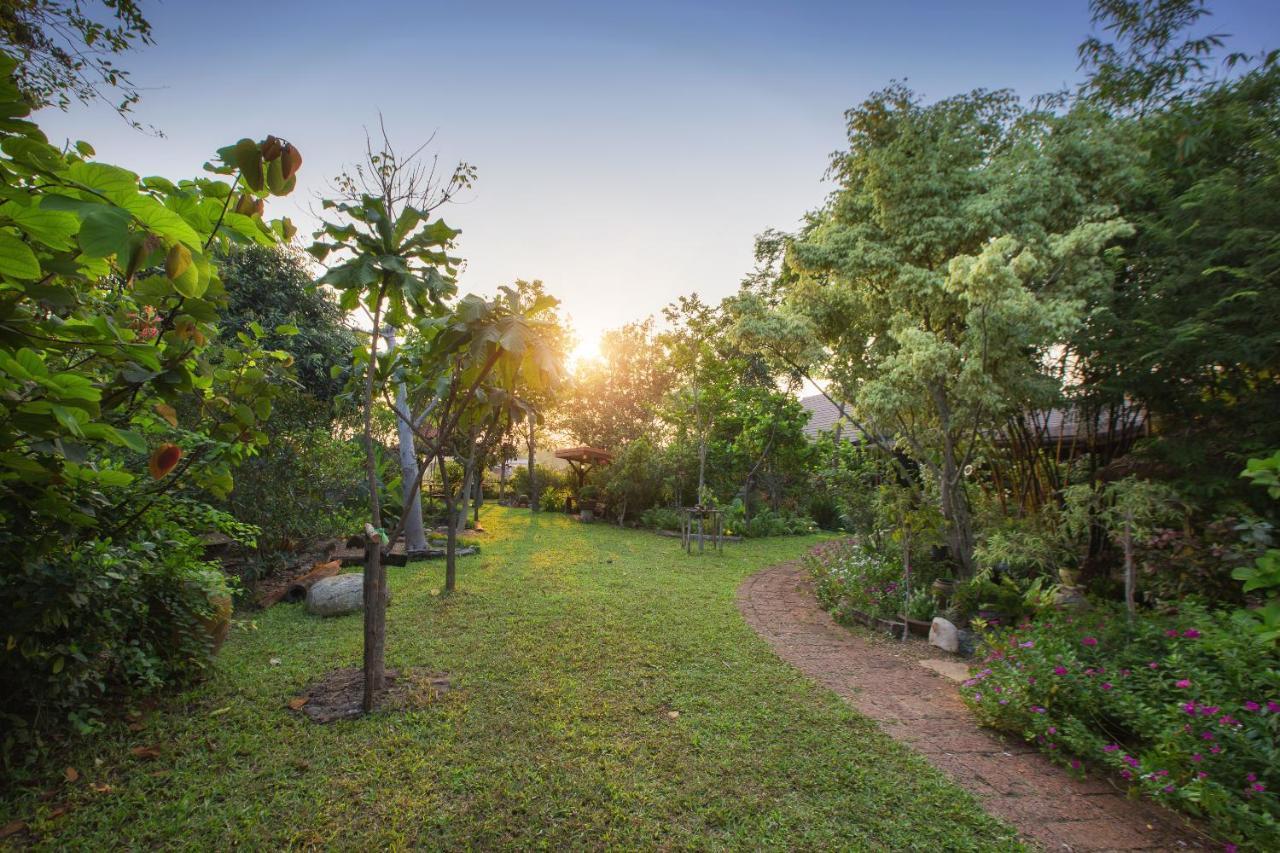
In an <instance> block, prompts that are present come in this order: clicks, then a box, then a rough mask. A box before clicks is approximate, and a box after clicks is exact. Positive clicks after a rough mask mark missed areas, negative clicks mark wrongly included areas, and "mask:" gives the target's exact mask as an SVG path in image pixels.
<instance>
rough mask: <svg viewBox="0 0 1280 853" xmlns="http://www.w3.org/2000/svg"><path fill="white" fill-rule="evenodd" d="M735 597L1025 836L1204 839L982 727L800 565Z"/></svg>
mask: <svg viewBox="0 0 1280 853" xmlns="http://www.w3.org/2000/svg"><path fill="white" fill-rule="evenodd" d="M737 602H738V609H739V610H740V611H741V612H742V615H743V617H744V618H745V619H746V621H747V624H749V625H750V626H751V627H752V628H753V629H754V630H755V631H756V633H757V634H759V635H760V636H761V637H763V638H764V639H765V640H767V641H768V642H769V644H770V645H771V646H773V650H774V652H775V653H777V655H778V656H779V657H780V658H782V659H783V660H785V661H787V662H788V663H790V664H791V665H792V666H794V667H796V668H797V669H799V670H800V671H801V672H803V673H804V674H805V675H807V676H809V677H810V678H812V679H813V680H814V681H816V682H818V683H819V684H821V685H823V686H824V687H827V688H829V689H830V690H833V691H835V692H836V693H838V694H839V695H840V696H842V697H843V698H844V699H846V700H847V701H849V702H850V703H851V704H852V705H853V706H854V707H855V708H857V709H858V710H859V711H860V712H861V713H863V714H865V715H866V716H868V717H871V718H872V719H875V720H877V721H878V722H879V723H880V725H881V728H883V729H884V730H885V731H886V732H887V733H888V734H890V735H891V736H892V737H894V738H896V739H897V740H900V741H902V742H904V743H906V744H909V745H910V746H911V747H912V748H913V749H915V750H916V751H918V752H920V753H921V754H922V755H923V756H924V757H925V758H926V759H927V760H928V761H929V762H930V763H931V764H933V765H934V766H935V767H937V768H938V769H939V770H942V771H943V772H945V773H947V774H948V775H950V776H951V777H952V778H953V779H954V780H955V781H956V783H957V784H959V785H960V786H961V787H963V788H966V789H968V790H969V791H971V792H972V793H973V794H974V795H976V796H977V797H978V798H979V799H980V800H981V801H982V803H983V805H984V806H985V807H986V809H987V811H989V812H990V813H991V814H992V815H995V816H996V817H998V818H1000V819H1002V820H1004V821H1006V822H1007V823H1009V824H1011V825H1012V826H1014V827H1016V828H1017V830H1018V832H1019V833H1020V834H1021V835H1022V837H1023V839H1024V840H1025V841H1027V842H1028V843H1030V844H1033V845H1035V846H1039V847H1042V848H1044V849H1048V850H1070V851H1085V850H1183V849H1188V848H1196V849H1199V848H1205V847H1207V846H1209V844H1208V843H1207V841H1206V839H1205V838H1204V837H1203V835H1202V834H1200V833H1198V832H1196V831H1195V829H1194V828H1193V827H1191V826H1190V824H1189V823H1188V822H1187V821H1186V820H1185V819H1184V818H1182V817H1180V816H1178V815H1176V814H1174V813H1172V812H1170V811H1168V810H1167V809H1164V808H1162V807H1161V806H1159V805H1157V804H1156V803H1153V802H1150V801H1149V800H1141V799H1136V798H1131V797H1127V796H1126V795H1125V793H1124V792H1122V791H1120V790H1118V789H1117V788H1115V787H1113V786H1112V785H1111V784H1109V783H1108V782H1106V781H1104V780H1100V779H1094V778H1088V779H1084V780H1080V779H1076V778H1075V777H1074V776H1072V775H1071V774H1070V773H1068V772H1067V771H1066V770H1065V769H1064V768H1062V767H1059V766H1058V765H1055V764H1053V763H1052V762H1051V761H1049V760H1048V759H1047V758H1045V757H1044V756H1043V755H1041V754H1039V753H1038V752H1036V751H1035V750H1034V749H1032V748H1031V747H1030V746H1028V745H1027V744H1026V743H1022V742H1020V741H1011V740H1006V739H1005V738H1003V737H1001V736H1000V735H998V734H996V733H995V732H992V731H991V730H989V729H984V728H982V727H981V726H979V725H978V723H977V721H976V720H975V719H974V718H973V716H972V715H971V714H970V712H969V709H968V708H966V707H965V705H964V703H963V702H962V701H961V700H960V695H959V693H958V691H957V690H956V687H955V685H954V684H953V683H952V682H950V681H947V680H946V679H944V678H942V677H940V676H938V675H936V674H934V673H933V672H931V671H930V670H928V669H926V668H925V667H923V666H920V665H919V663H917V661H916V657H917V655H914V654H910V653H907V654H902V653H896V652H894V651H892V650H890V646H889V643H888V642H887V641H880V640H878V639H871V638H867V637H863V636H860V635H859V634H857V633H854V632H852V631H850V630H849V629H847V628H844V627H843V626H841V625H839V624H837V623H836V622H835V620H833V619H832V618H831V614H829V613H828V612H827V611H825V610H823V609H822V608H821V607H820V606H819V605H818V602H817V599H816V598H815V596H814V593H813V587H812V584H811V582H810V580H809V578H808V576H807V575H806V573H805V572H804V571H803V569H802V568H801V567H800V565H799V564H798V563H783V564H781V565H778V566H773V567H771V568H768V569H764V570H763V571H760V572H757V573H756V574H754V575H752V576H751V577H749V578H747V579H746V580H745V581H743V582H742V585H741V586H740V587H738V593H737ZM939 654H942V653H941V652H939Z"/></svg>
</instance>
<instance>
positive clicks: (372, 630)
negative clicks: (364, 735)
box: [362, 290, 387, 713]
mask: <svg viewBox="0 0 1280 853" xmlns="http://www.w3.org/2000/svg"><path fill="white" fill-rule="evenodd" d="M382 296H383V291H382V290H379V292H378V299H377V301H376V303H375V307H374V310H373V330H372V332H371V333H370V335H369V364H368V366H367V367H366V368H365V376H364V400H363V403H364V450H365V457H364V464H365V477H366V478H367V480H368V483H369V517H370V519H371V520H372V522H373V523H372V524H368V525H365V555H364V596H365V598H364V699H363V701H362V707H363V708H364V710H365V712H366V713H368V712H370V711H372V710H373V709H374V707H375V706H376V705H377V704H378V694H380V693H381V692H382V688H383V686H384V684H385V683H386V660H385V653H386V640H387V611H386V610H385V608H384V603H385V599H384V598H383V597H382V587H383V585H385V584H386V569H384V568H383V566H382V535H381V533H380V532H379V528H381V527H382V500H381V498H380V497H379V493H378V460H377V455H376V454H375V453H374V450H373V385H374V382H373V377H374V371H375V369H376V367H377V364H378V328H379V323H380V322H381V319H382V317H381V309H382Z"/></svg>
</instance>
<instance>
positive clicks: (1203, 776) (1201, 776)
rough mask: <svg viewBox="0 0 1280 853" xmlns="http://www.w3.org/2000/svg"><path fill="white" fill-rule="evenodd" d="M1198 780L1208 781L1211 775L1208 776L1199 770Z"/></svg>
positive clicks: (1197, 772)
mask: <svg viewBox="0 0 1280 853" xmlns="http://www.w3.org/2000/svg"><path fill="white" fill-rule="evenodd" d="M1196 778H1197V779H1208V778H1209V774H1208V773H1205V772H1204V771H1203V770H1197V771H1196Z"/></svg>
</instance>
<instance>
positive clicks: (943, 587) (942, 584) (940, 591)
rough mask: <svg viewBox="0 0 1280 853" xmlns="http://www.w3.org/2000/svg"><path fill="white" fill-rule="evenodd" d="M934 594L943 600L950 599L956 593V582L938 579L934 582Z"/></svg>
mask: <svg viewBox="0 0 1280 853" xmlns="http://www.w3.org/2000/svg"><path fill="white" fill-rule="evenodd" d="M930 588H931V589H932V590H933V594H934V595H937V596H940V597H942V598H950V597H951V594H952V593H954V592H955V591H956V582H955V580H954V579H952V578H938V579H937V580H935V581H934V582H933V585H932V587H930Z"/></svg>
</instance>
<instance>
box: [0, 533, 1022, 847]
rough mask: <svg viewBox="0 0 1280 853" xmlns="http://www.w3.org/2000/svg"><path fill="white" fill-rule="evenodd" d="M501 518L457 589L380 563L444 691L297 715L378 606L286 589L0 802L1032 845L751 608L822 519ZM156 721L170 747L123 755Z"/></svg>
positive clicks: (65, 825) (707, 836)
mask: <svg viewBox="0 0 1280 853" xmlns="http://www.w3.org/2000/svg"><path fill="white" fill-rule="evenodd" d="M484 523H485V524H486V526H487V527H488V528H489V531H490V533H489V535H488V536H487V537H486V538H485V539H484V543H485V544H484V549H483V552H482V553H481V554H479V555H477V556H474V557H467V558H462V559H461V560H459V592H458V593H457V594H456V595H454V596H452V597H449V598H445V597H441V596H439V595H438V590H439V587H440V586H441V583H442V577H443V565H442V564H441V563H437V562H433V563H427V564H416V565H413V566H410V567H408V568H394V567H392V568H391V569H390V570H389V571H390V575H391V588H392V593H393V601H392V605H391V609H390V611H389V614H388V621H389V632H388V640H387V649H388V664H389V665H390V666H392V667H401V666H423V667H430V668H432V669H435V670H442V671H446V672H448V673H449V674H450V676H451V678H452V679H453V684H454V690H453V692H451V693H449V694H447V695H446V696H445V697H444V698H442V699H441V700H440V701H439V702H438V703H437V704H435V705H432V706H430V707H429V708H427V709H426V710H422V711H417V712H412V713H400V714H375V715H373V716H370V717H367V718H364V719H360V720H356V721H349V722H340V723H335V724H332V725H329V726H317V725H315V724H313V723H310V722H308V721H306V720H303V719H300V718H299V717H297V716H296V715H294V714H292V713H290V712H289V711H288V710H286V709H285V707H284V703H285V701H286V700H287V699H288V698H289V697H291V696H294V695H297V694H298V693H300V692H301V691H302V690H303V688H304V687H305V686H306V685H307V684H308V683H309V682H311V681H312V680H314V679H315V678H316V677H317V676H319V675H321V674H322V673H324V672H325V671H327V670H328V669H330V668H333V667H337V666H343V665H352V664H355V663H358V661H359V659H360V638H361V621H360V618H359V617H358V616H350V617H343V618H338V619H329V620H319V619H316V618H313V617H309V616H307V614H306V613H305V612H304V611H303V609H302V608H301V607H297V606H290V605H280V606H277V607H275V608H274V609H272V610H270V611H268V612H266V613H260V614H257V616H256V630H237V631H234V632H233V634H232V636H231V639H230V640H229V641H228V643H227V645H226V646H225V647H224V649H223V651H222V654H221V656H220V660H219V664H218V670H217V673H216V674H215V676H214V677H213V678H212V679H211V680H210V681H208V682H207V683H205V684H204V685H202V686H201V687H199V688H197V689H194V690H192V691H190V692H189V693H187V694H185V695H183V696H180V697H175V698H174V699H173V700H172V701H171V702H169V703H168V704H167V706H166V707H165V708H164V709H162V710H160V711H158V712H156V713H155V714H153V715H152V716H151V717H150V718H149V719H148V721H147V724H146V727H145V728H144V729H143V730H142V731H138V732H131V731H128V730H126V729H125V728H124V727H123V726H120V727H118V728H116V729H113V730H112V731H110V732H108V733H107V734H105V735H103V736H100V737H98V738H96V739H95V740H94V741H93V742H91V743H90V744H88V745H86V746H85V747H84V748H83V749H81V750H80V751H79V752H78V754H76V755H74V756H73V757H72V758H71V759H70V761H69V762H59V768H58V770H59V772H60V770H61V767H62V765H63V764H64V763H71V764H73V766H75V767H77V768H78V769H79V771H80V773H81V774H82V778H81V779H80V780H78V781H77V782H76V783H74V784H67V783H65V782H62V780H61V779H59V780H58V781H57V782H56V783H55V782H52V781H50V782H49V784H48V785H47V786H45V787H46V788H47V787H55V788H60V789H61V790H60V792H59V793H58V795H57V796H54V797H53V798H51V799H48V800H44V801H41V800H39V799H38V798H37V797H36V795H35V792H33V791H26V792H19V793H17V794H12V793H11V794H9V795H7V796H6V798H5V799H4V800H2V801H0V825H2V824H4V823H7V822H8V821H10V820H12V819H15V818H22V819H26V820H28V821H29V822H30V823H31V824H32V826H33V828H34V829H35V830H36V832H37V834H38V837H39V838H40V840H41V843H43V844H46V845H48V846H50V847H58V848H66V847H83V848H117V847H121V846H129V847H151V846H155V845H165V846H171V847H197V848H211V847H215V846H227V845H232V844H235V845H241V846H246V847H254V848H258V847H261V848H275V847H282V846H332V847H339V848H364V849H372V848H383V847H406V846H429V847H450V848H457V847H461V846H473V847H477V848H493V847H521V848H527V847H556V848H564V847H575V848H576V847H591V848H598V847H619V846H620V847H632V848H634V847H642V848H649V847H663V848H707V847H734V848H759V847H774V848H783V847H788V848H795V847H801V848H827V847H833V846H838V847H843V848H855V849H891V850H900V849H904V848H910V847H920V848H922V849H947V850H960V849H984V850H985V849H1006V848H1011V847H1015V846H1016V845H1015V844H1014V843H1013V841H1011V837H1012V832H1011V830H1010V829H1009V828H1008V827H1006V826H1004V825H1002V824H1000V823H998V822H997V821H995V820H994V819H992V818H990V817H988V816H986V815H985V814H984V813H983V812H982V811H981V809H980V808H979V807H978V806H977V804H976V802H975V800H974V799H973V798H971V797H970V796H968V795H967V794H966V793H964V792H963V791H961V790H960V789H959V788H957V787H955V786H954V785H952V784H950V783H949V782H947V781H945V779H944V778H943V777H942V776H941V775H940V774H939V773H937V772H936V771H934V770H933V769H931V768H930V767H929V766H928V765H927V764H926V763H925V762H924V761H923V760H922V759H920V758H918V757H917V756H915V755H914V754H912V753H911V752H910V751H908V750H907V749H906V748H904V747H901V746H899V745H898V744H897V743H895V742H894V741H893V740H891V739H890V738H888V737H887V736H885V735H883V734H881V733H880V732H879V731H878V730H877V729H876V728H875V727H874V725H873V724H872V723H870V722H868V721H867V720H865V719H864V718H862V717H860V716H859V715H858V714H856V713H854V712H853V711H852V710H850V709H849V708H848V707H847V706H845V705H844V704H843V703H842V702H841V701H840V700H839V699H838V698H836V697H835V696H834V694H831V693H829V692H828V691H826V690H823V689H821V688H818V687H816V686H814V685H813V684H811V683H810V682H808V681H807V680H806V679H805V678H804V677H802V676H801V675H799V674H798V673H797V672H795V671H794V670H793V669H791V668H790V667H789V666H787V665H786V664H784V663H782V662H781V661H780V660H778V659H777V658H776V657H775V656H774V655H773V653H772V652H771V651H770V650H769V648H768V646H767V645H766V644H765V642H764V641H763V640H761V639H759V638H757V637H756V635H755V634H754V633H753V632H752V631H751V629H750V628H748V627H747V625H746V624H745V623H744V622H743V620H742V618H741V617H740V615H739V613H738V611H737V608H736V607H735V605H734V591H735V589H736V588H737V586H738V583H739V581H740V580H741V579H742V578H744V577H745V576H747V575H748V574H750V573H752V572H754V571H755V570H757V569H760V568H763V567H765V566H768V565H770V564H773V563H776V562H779V561H782V560H786V559H791V558H794V557H796V556H798V555H799V554H801V553H802V552H803V551H804V549H805V548H807V547H808V546H810V545H811V544H813V542H815V541H817V539H816V537H808V538H801V537H793V538H781V539H773V540H768V541H752V542H745V543H740V544H738V543H730V544H728V545H727V546H726V548H725V553H724V555H723V556H715V555H706V556H703V557H696V556H695V557H686V556H685V555H684V554H683V553H682V552H681V551H680V548H679V543H678V542H677V541H675V540H672V539H665V538H660V537H657V536H654V535H652V534H650V533H645V532H627V531H621V530H618V529H616V528H612V527H608V526H605V525H602V524H597V525H580V524H576V523H574V522H571V521H569V520H568V519H566V518H564V517H562V516H555V515H551V516H546V515H543V516H538V517H531V516H530V515H529V514H528V513H527V512H524V511H517V510H511V511H508V510H489V511H488V512H487V513H486V514H485V517H484ZM271 658H280V659H281V663H280V664H279V665H275V666H273V665H270V663H269V661H270V659H271ZM670 711H678V712H679V714H678V716H677V717H675V718H674V719H673V718H672V716H671V715H670V713H669V712H670ZM147 745H157V746H159V748H160V751H161V755H160V757H159V758H158V759H155V760H150V761H148V760H143V759H139V758H134V757H132V756H131V755H130V752H129V750H130V748H132V747H137V746H147ZM91 783H99V784H101V783H105V784H107V785H110V786H111V790H110V791H109V792H106V793H99V792H96V791H94V790H93V788H91V787H90V784H91ZM63 802H66V803H69V804H70V806H71V808H70V810H69V811H67V812H66V813H65V814H63V815H61V816H59V817H54V818H50V817H49V815H50V812H51V811H52V810H54V809H55V807H56V806H57V805H58V804H59V803H63ZM2 843H3V842H0V844H2Z"/></svg>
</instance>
